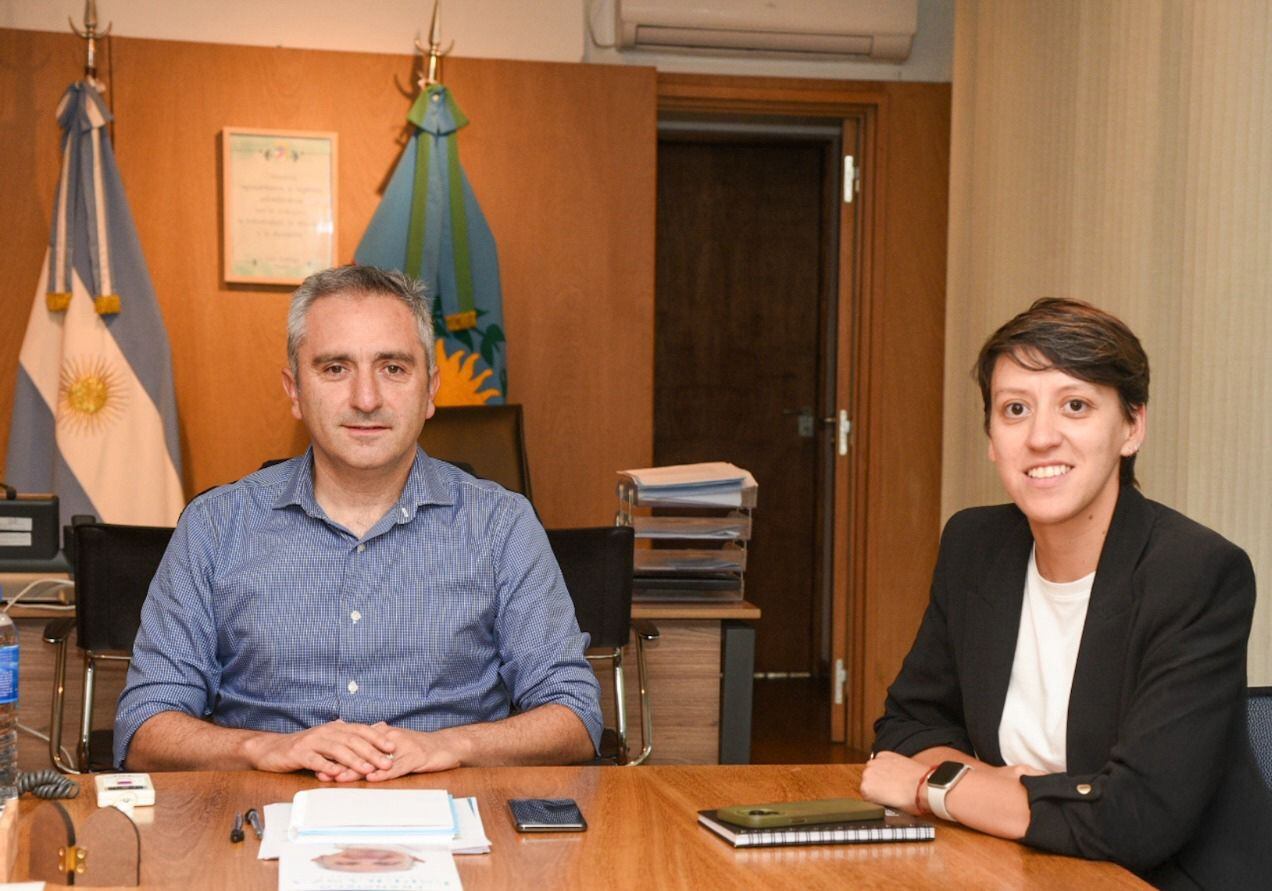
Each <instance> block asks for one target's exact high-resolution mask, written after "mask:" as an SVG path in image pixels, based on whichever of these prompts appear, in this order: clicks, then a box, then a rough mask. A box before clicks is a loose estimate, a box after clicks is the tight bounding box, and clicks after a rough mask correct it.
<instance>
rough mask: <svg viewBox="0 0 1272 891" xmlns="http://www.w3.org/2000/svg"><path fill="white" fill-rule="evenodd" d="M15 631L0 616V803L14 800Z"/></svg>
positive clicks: (16, 664)
mask: <svg viewBox="0 0 1272 891" xmlns="http://www.w3.org/2000/svg"><path fill="white" fill-rule="evenodd" d="M17 783H18V629H17V628H16V627H14V625H13V620H12V619H10V618H9V614H8V613H0V801H8V800H9V799H10V798H17V797H18V786H17Z"/></svg>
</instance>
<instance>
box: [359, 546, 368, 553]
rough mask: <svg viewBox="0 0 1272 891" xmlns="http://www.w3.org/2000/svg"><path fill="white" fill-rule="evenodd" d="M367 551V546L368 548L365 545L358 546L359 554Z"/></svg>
mask: <svg viewBox="0 0 1272 891" xmlns="http://www.w3.org/2000/svg"><path fill="white" fill-rule="evenodd" d="M366 549H367V546H366V545H365V544H360V545H358V553H359V554H361V553H362V552H363V551H365V550H366Z"/></svg>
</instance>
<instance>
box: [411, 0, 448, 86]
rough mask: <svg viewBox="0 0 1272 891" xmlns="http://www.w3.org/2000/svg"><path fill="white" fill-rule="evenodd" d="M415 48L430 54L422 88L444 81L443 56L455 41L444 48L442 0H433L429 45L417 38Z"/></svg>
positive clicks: (421, 82)
mask: <svg viewBox="0 0 1272 891" xmlns="http://www.w3.org/2000/svg"><path fill="white" fill-rule="evenodd" d="M415 48H416V49H417V50H419V51H420V52H421V53H424V54H425V55H427V56H428V64H427V65H426V66H425V67H424V71H423V72H421V74H420V80H419V87H420V89H421V90H423V89H427V88H428V87H431V86H432V85H433V84H440V83H441V82H442V57H443V56H445V55H447V54H448V53H449V52H450V51H451V50H452V49H454V48H455V41H453V40H452V41H451V44H450V46H448V47H446V49H442V0H433V21H432V23H431V24H430V25H429V28H428V47H427V48H425V46H424V44H422V43H420V39H419V38H418V37H417V38H415Z"/></svg>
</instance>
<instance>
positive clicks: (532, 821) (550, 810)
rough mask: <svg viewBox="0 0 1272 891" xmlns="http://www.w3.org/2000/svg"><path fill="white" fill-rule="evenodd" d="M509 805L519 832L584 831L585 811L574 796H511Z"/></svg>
mask: <svg viewBox="0 0 1272 891" xmlns="http://www.w3.org/2000/svg"><path fill="white" fill-rule="evenodd" d="M508 807H509V809H511V810H512V819H513V821H514V822H515V823H516V824H517V831H518V832H582V831H583V830H584V829H587V821H586V820H584V819H583V812H582V811H580V810H579V806H578V805H577V804H575V803H574V799H573V798H510V799H508Z"/></svg>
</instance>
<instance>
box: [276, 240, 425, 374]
mask: <svg viewBox="0 0 1272 891" xmlns="http://www.w3.org/2000/svg"><path fill="white" fill-rule="evenodd" d="M337 294H351V295H352V294H380V295H383V296H385V297H396V298H397V299H398V300H401V301H402V302H403V303H405V304H406V307H407V309H409V310H410V311H411V315H413V316H415V327H416V330H417V331H418V333H419V336H420V343H421V344H422V345H423V346H424V356H425V358H426V359H427V360H428V373H429V376H430V377H431V376H432V375H433V374H434V373H435V372H436V371H437V357H436V355H435V349H434V345H433V342H434V338H435V336H436V335H435V334H434V333H433V313H432V307H431V306H430V305H429V300H428V297H427V296H426V295H425V293H424V283H423V282H422V281H420V280H418V279H414V278H411V277H410V276H407V275H403V274H402V273H400V272H398V271H397V270H395V269H380V268H378V267H376V266H357V265H353V264H351V265H349V266H336V267H333V268H331V269H324V270H323V271H322V272H315V273H314V274H313V275H311V276H309V277H308V278H307V279H305V280H304V281H303V282H301V285H300V287H299V288H297V289H296V291H295V293H293V294H292V298H291V307H290V308H289V309H288V311H287V362H288V364H290V365H291V370H292V375H293V376H296V375H297V374H298V373H299V371H300V369H299V362H300V358H299V357H300V345H301V344H302V343H303V342H304V340H305V325H306V319H307V316H308V314H309V307H311V306H312V305H313V304H314V302H315V301H317V300H321V299H322V298H323V297H333V296H335V295H337Z"/></svg>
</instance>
